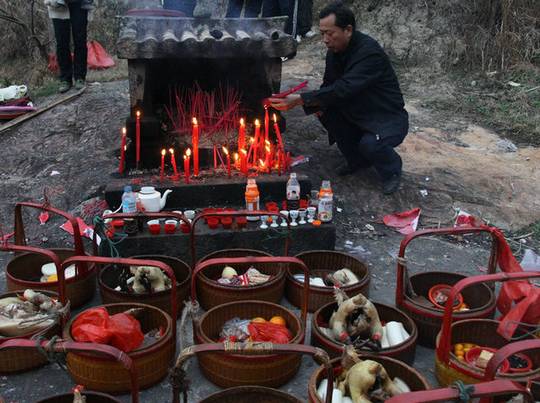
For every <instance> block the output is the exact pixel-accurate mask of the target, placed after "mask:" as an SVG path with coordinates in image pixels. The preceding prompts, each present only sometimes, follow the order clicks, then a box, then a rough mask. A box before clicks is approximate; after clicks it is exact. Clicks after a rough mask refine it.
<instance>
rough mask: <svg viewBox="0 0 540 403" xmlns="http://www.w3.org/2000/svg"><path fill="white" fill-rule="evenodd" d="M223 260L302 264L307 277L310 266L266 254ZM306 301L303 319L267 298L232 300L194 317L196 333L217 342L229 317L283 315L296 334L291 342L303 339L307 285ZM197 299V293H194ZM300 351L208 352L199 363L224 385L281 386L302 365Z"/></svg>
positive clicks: (201, 340) (204, 341)
mask: <svg viewBox="0 0 540 403" xmlns="http://www.w3.org/2000/svg"><path fill="white" fill-rule="evenodd" d="M220 260H221V259H213V260H209V261H207V262H203V263H202V264H201V267H202V265H205V264H218V263H219V264H222V262H220ZM223 261H227V262H233V264H235V265H236V264H238V263H242V262H247V261H250V262H256V263H257V264H259V263H268V262H272V263H278V262H279V263H286V264H290V265H299V266H300V267H302V268H303V269H304V274H305V276H306V277H307V267H306V266H305V265H304V263H303V262H302V261H300V260H298V259H295V258H290V257H265V258H261V257H260V258H235V259H232V258H231V259H223ZM305 292H306V294H305V296H304V304H303V306H302V314H301V320H300V319H298V317H297V316H296V315H295V314H294V313H293V312H292V311H290V310H289V309H287V308H285V307H283V306H281V305H277V304H274V303H271V302H266V301H256V300H244V301H235V302H229V303H227V304H222V305H218V306H216V307H214V308H212V309H210V310H209V311H208V312H206V313H205V314H203V315H202V316H201V318H200V319H194V321H193V337H194V341H195V343H196V344H207V343H215V342H216V341H217V340H218V339H219V333H220V331H221V328H222V327H223V324H224V323H225V322H227V321H228V320H230V319H232V318H235V317H239V318H249V319H250V318H254V317H263V318H266V319H269V318H271V317H272V316H276V315H279V316H282V317H283V318H284V319H285V321H286V323H287V328H288V329H289V331H290V332H291V334H292V336H293V338H292V340H291V343H295V344H298V343H303V342H304V337H305V331H306V327H305V326H306V319H307V301H308V297H309V289H308V288H307V287H306V288H305ZM192 298H193V301H194V300H195V298H196V295H195V294H193V289H192ZM300 358H301V357H300V356H299V355H298V354H287V355H276V354H270V355H264V356H257V357H251V356H247V357H246V356H238V355H229V354H228V355H220V354H204V355H201V356H200V357H199V366H200V367H201V369H202V371H203V373H204V374H205V376H206V377H207V378H208V379H209V380H210V381H211V382H213V383H215V384H217V385H219V386H221V387H233V386H247V385H258V386H268V387H279V386H281V385H283V384H284V383H286V382H287V381H289V380H290V379H291V378H292V377H293V376H294V375H295V374H296V372H297V371H298V368H299V367H300Z"/></svg>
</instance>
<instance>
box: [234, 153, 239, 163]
mask: <svg viewBox="0 0 540 403" xmlns="http://www.w3.org/2000/svg"><path fill="white" fill-rule="evenodd" d="M236 161H238V153H234V162H236Z"/></svg>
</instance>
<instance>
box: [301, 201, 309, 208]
mask: <svg viewBox="0 0 540 403" xmlns="http://www.w3.org/2000/svg"><path fill="white" fill-rule="evenodd" d="M308 207H309V202H308V201H307V200H306V199H300V208H308Z"/></svg>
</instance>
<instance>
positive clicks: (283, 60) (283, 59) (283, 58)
mask: <svg viewBox="0 0 540 403" xmlns="http://www.w3.org/2000/svg"><path fill="white" fill-rule="evenodd" d="M287 60H289V58H288V57H282V58H281V61H282V62H286V61H287Z"/></svg>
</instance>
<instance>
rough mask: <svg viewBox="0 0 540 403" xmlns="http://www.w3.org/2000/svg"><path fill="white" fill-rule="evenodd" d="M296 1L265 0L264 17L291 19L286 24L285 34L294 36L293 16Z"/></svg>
mask: <svg viewBox="0 0 540 403" xmlns="http://www.w3.org/2000/svg"><path fill="white" fill-rule="evenodd" d="M294 1H295V0H263V8H262V16H263V17H277V16H281V15H286V16H287V17H289V19H288V20H287V23H286V24H285V32H286V33H288V34H289V35H290V34H292V14H293V7H294Z"/></svg>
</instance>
